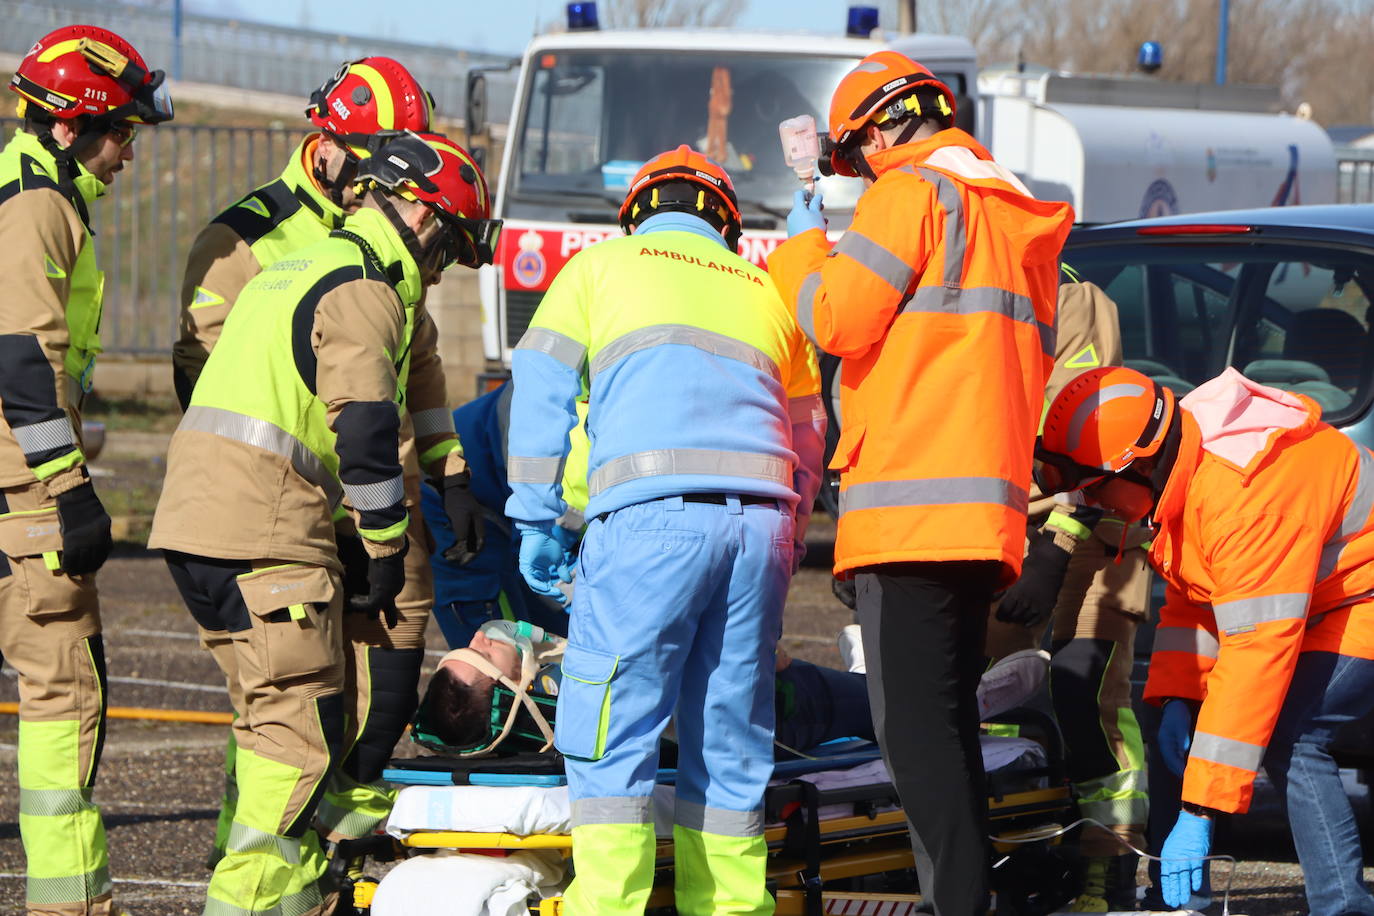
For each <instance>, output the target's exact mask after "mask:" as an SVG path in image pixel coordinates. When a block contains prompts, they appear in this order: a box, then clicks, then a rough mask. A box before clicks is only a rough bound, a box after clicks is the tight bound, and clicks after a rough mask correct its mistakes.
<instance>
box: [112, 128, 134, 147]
mask: <svg viewBox="0 0 1374 916" xmlns="http://www.w3.org/2000/svg"><path fill="white" fill-rule="evenodd" d="M106 133H107V134H109V135H110V136H111V137H114V139H115V142H116V143H118V144H119V148H120V149H124V148H125V147H127V146H128V145H129V144H130V143H133V142H134V140H136V139H138V128H137V127H134V126H133V125H132V124H113V125H111V126H110V129H109V130H107V131H106Z"/></svg>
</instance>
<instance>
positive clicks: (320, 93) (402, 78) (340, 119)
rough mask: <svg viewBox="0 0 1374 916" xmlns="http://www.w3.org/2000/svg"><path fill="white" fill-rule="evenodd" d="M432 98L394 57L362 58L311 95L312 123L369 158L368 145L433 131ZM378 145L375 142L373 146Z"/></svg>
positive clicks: (345, 64) (356, 152)
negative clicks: (383, 138) (403, 134)
mask: <svg viewBox="0 0 1374 916" xmlns="http://www.w3.org/2000/svg"><path fill="white" fill-rule="evenodd" d="M433 113H434V98H433V97H432V96H431V95H430V94H429V93H428V92H426V91H425V90H424V89H423V88H422V87H421V86H420V84H419V82H417V81H416V79H415V77H413V76H411V75H410V71H409V70H407V69H406V68H405V67H403V66H401V65H400V63H398V62H397V61H395V60H392V59H391V58H390V57H364V58H361V59H359V60H352V61H348V62H346V63H344V64H343V65H342V66H340V67H339V69H338V72H336V73H335V74H334V75H333V76H332V77H330V78H329V79H328V80H327V81H326V82H325V83H324V85H322V86H320V88H318V89H316V90H315V91H314V92H312V93H311V94H310V107H309V108H307V109H306V111H305V114H306V116H307V117H308V118H310V123H312V124H314V125H315V126H316V127H318V128H319V129H320V130H322V131H324V132H325V133H327V134H330V135H331V136H334V137H337V138H338V139H339V140H341V141H343V142H344V143H346V144H347V145H348V146H349V148H351V149H352V150H353V152H354V153H355V154H356V155H358V156H360V157H361V156H366V155H367V154H368V150H369V140H371V138H373V137H376V136H377V135H379V134H380V135H383V136H385V135H386V134H389V133H394V132H398V131H407V130H409V131H415V132H416V133H424V132H425V131H428V130H429V129H430V124H429V122H430V117H431V116H432V114H433ZM377 142H378V141H375V140H374V141H373V146H375V145H376V143H377Z"/></svg>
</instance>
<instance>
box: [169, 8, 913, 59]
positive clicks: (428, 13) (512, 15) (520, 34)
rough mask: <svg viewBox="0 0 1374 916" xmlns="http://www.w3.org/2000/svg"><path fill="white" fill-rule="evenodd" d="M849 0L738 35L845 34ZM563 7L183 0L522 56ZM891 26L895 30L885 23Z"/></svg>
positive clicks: (785, 11) (253, 15)
mask: <svg viewBox="0 0 1374 916" xmlns="http://www.w3.org/2000/svg"><path fill="white" fill-rule="evenodd" d="M848 5H849V4H848V2H846V0H746V4H745V9H744V12H743V13H742V14H741V15H740V17H739V20H738V22H737V26H738V27H739V28H741V29H785V30H791V29H800V30H807V31H823V32H833V33H835V34H842V33H843V32H844V21H845V11H846V9H847V8H848ZM565 6H566V3H565V0H496V2H487V0H402V2H400V3H390V4H388V3H377V2H376V0H330V2H329V3H327V4H323V3H316V2H313V0H188V2H187V8H188V10H194V11H195V12H198V13H203V14H206V15H212V16H229V17H241V18H243V19H248V20H253V21H257V22H266V23H271V24H273V25H284V26H296V27H304V28H311V29H319V30H322V31H338V32H346V33H349V34H355V35H375V36H377V37H379V38H386V39H394V40H400V41H417V42H420V41H424V40H425V37H426V36H434V37H435V38H436V39H437V43H441V44H445V45H450V46H453V47H460V48H468V49H472V50H482V51H494V52H497V53H502V54H512V55H516V54H519V53H520V52H521V51H523V50H524V48H525V44H526V43H527V42H528V41H529V40H530V38H531V37H533V35H534V34H535V30H536V24H538V23H547V22H550V21H552V20H554V19H560V20H561V19H562V18H563V10H564V8H565ZM883 25H884V26H885V27H891V26H893V25H895V23H883Z"/></svg>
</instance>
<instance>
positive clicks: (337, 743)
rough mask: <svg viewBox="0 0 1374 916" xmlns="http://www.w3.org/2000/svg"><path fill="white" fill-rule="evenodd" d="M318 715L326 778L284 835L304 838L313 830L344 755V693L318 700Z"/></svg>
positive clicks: (302, 807) (316, 699) (317, 784)
mask: <svg viewBox="0 0 1374 916" xmlns="http://www.w3.org/2000/svg"><path fill="white" fill-rule="evenodd" d="M315 712H316V715H318V716H319V719H320V731H321V732H322V733H323V737H324V748H325V752H326V753H327V754H328V758H329V759H328V761H327V762H326V764H325V769H324V776H323V777H322V778H321V779H320V780H319V782H318V783H316V785H315V791H313V792H311V793H310V798H309V799H307V800H306V803H305V804H304V805H302V806H301V810H300V811H298V812H297V813H296V819H295V820H293V821H292V822H291V825H290V826H289V827H287V828H286V832H285V834H284V835H285V836H289V837H297V838H299V837H302V836H305V831H306V830H308V829H310V824H311V822H313V821H314V820H315V809H316V808H318V807H319V806H320V798H321V797H322V796H323V795H324V790H325V787H326V786H327V785H329V773H330V772H331V771H332V770H333V769H334V766H335V764H337V763H338V760H339V755H340V754H342V753H343V738H344V698H343V694H342V693H333V694H330V695H329V696H326V697H316V698H315Z"/></svg>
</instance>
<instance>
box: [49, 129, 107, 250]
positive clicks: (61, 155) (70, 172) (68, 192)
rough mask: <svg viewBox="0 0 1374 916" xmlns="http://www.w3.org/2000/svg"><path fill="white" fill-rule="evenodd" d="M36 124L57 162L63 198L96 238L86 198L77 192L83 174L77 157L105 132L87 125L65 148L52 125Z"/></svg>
mask: <svg viewBox="0 0 1374 916" xmlns="http://www.w3.org/2000/svg"><path fill="white" fill-rule="evenodd" d="M36 123H39V125H40V130H39V131H38V142H39V143H41V144H42V145H43V148H44V149H45V150H47V151H48V152H49V153H51V154H52V157H53V159H54V160H56V162H57V170H58V189H59V190H60V191H61V193H62V196H64V197H66V198H67V199H68V200H70V201H71V202H72V205H73V206H75V207H76V210H77V214H78V215H79V216H80V217H81V222H83V223H84V224H85V225H86V230H87V231H88V232H90V233H91V235H92V236H94V235H95V231H94V230H93V229H91V228H90V225H91V218H90V213H89V212H88V211H87V209H86V201H85V198H83V197H82V196H81V194H80V192H78V191H77V190H76V179H77V177H78V176H80V174H81V168H80V165H79V164H78V162H77V159H76V156H77V153H79V152H81V150H83V149H85V148H86V147H87V146H90V145H91V143H92V142H94V141H95V140H98V139H100V137H101V136H102V134H103V131H101V132H99V133H97V132H96V131H93V130H91V128H90V125H87V128H86V129H85V130H84V131H82V132H81V133H80V134H77V136H76V139H75V140H73V141H72V143H71V145H70V146H66V147H64V146H62V144H60V143H58V142H57V138H56V137H54V136H53V135H52V129H53V125H52V124H51V123H48V124H42V123H41V122H36Z"/></svg>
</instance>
